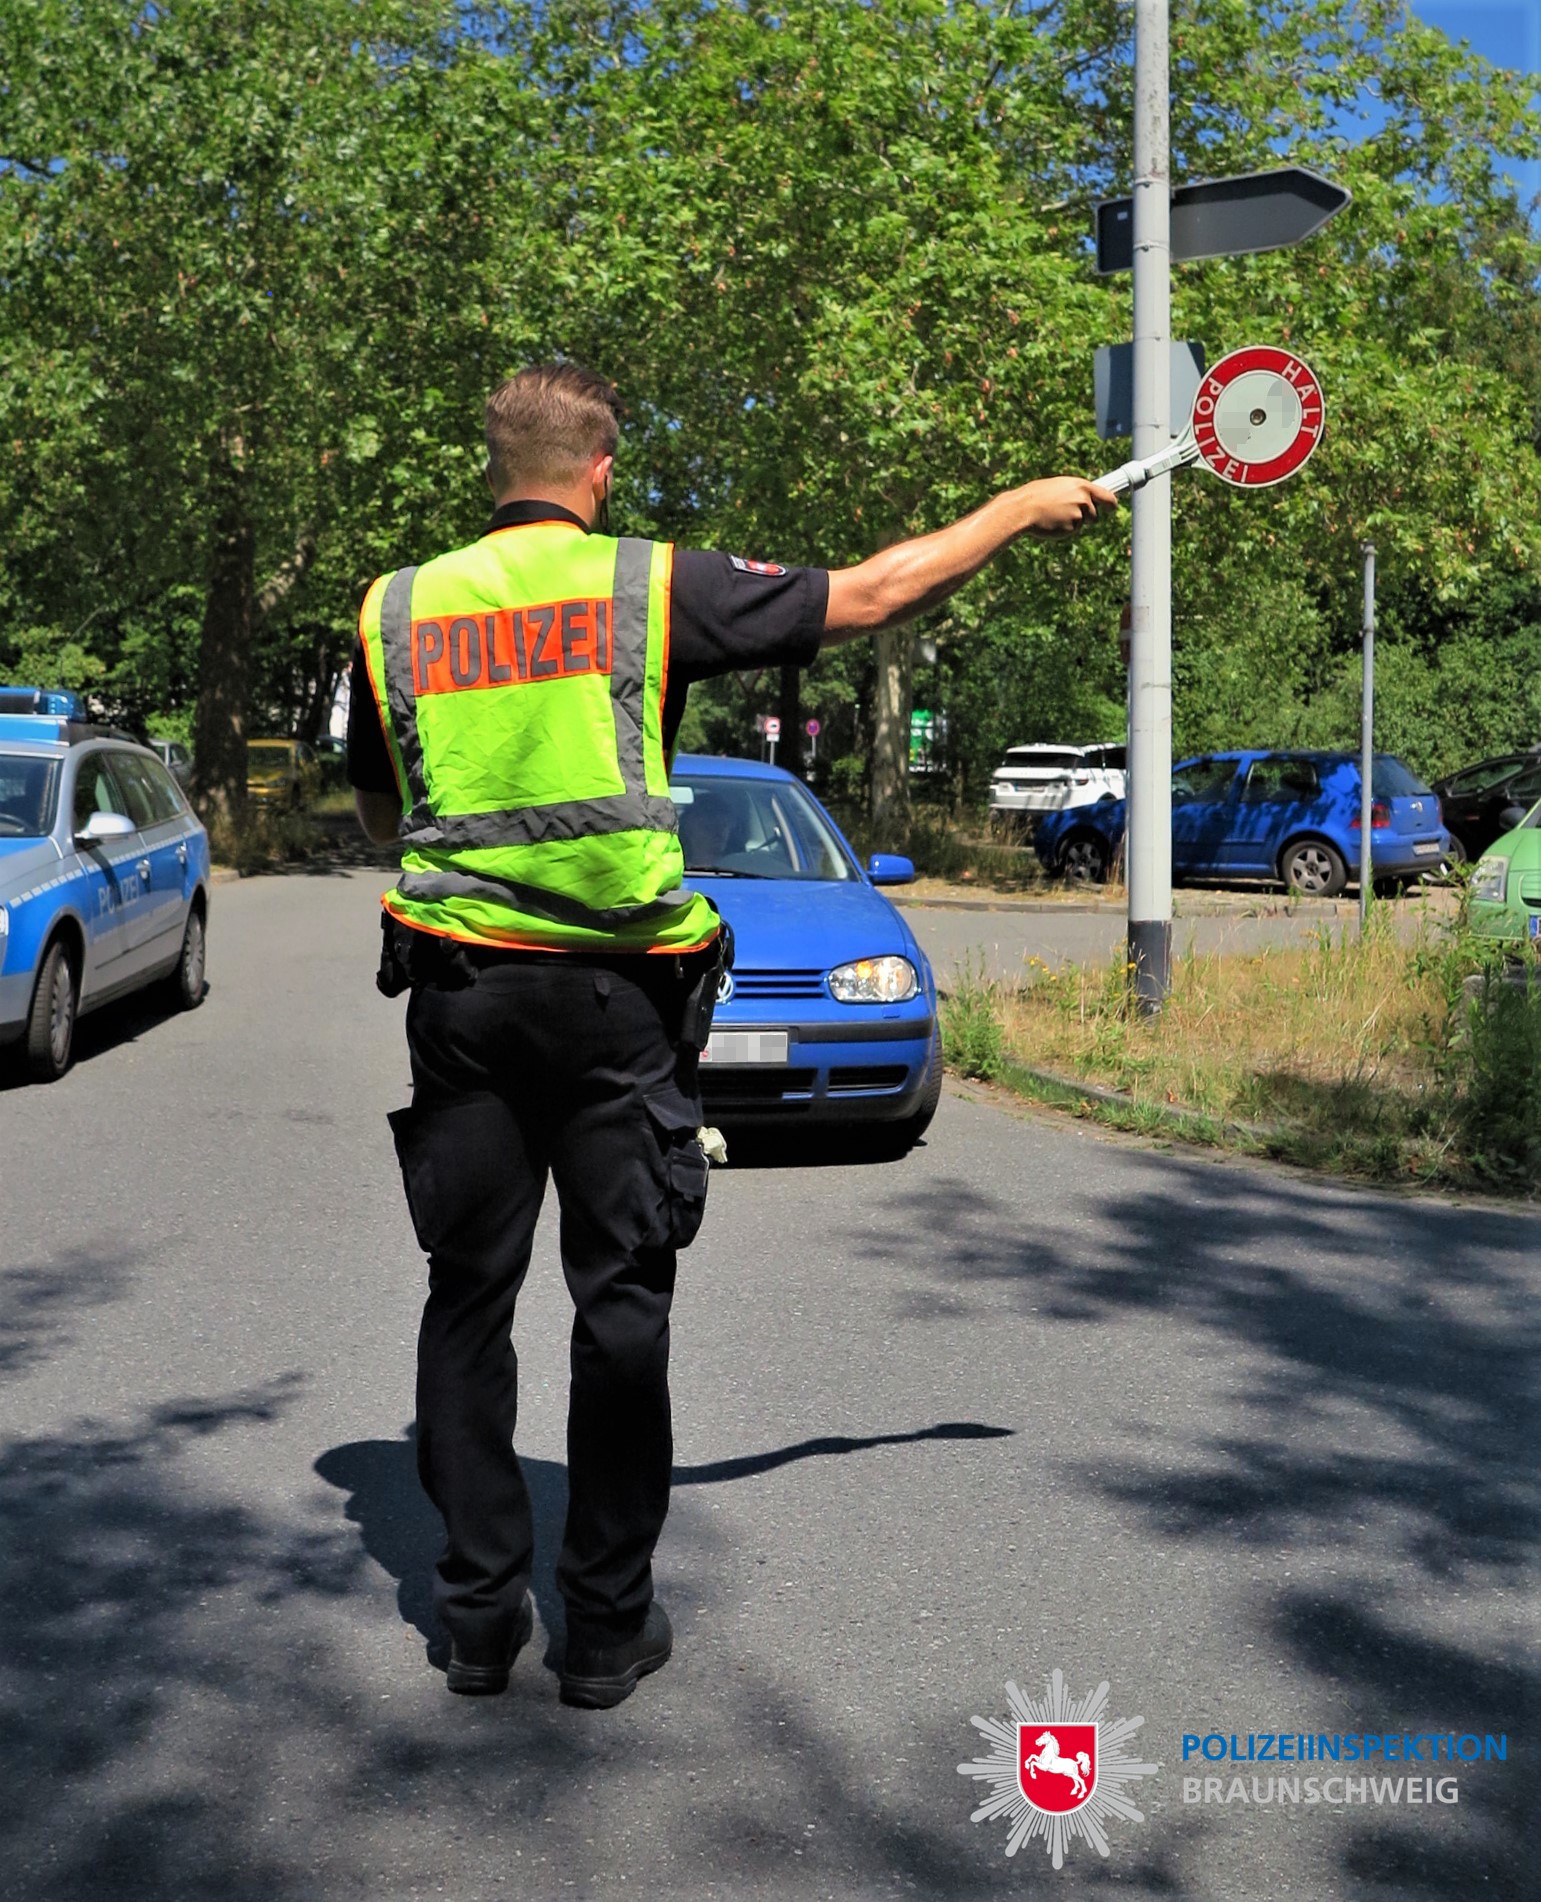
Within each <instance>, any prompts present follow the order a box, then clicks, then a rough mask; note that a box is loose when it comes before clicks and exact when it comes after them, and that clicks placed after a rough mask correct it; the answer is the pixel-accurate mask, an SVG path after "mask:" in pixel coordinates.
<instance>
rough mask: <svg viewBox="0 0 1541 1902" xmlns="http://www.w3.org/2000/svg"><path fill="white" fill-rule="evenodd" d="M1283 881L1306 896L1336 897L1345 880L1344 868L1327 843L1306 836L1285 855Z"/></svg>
mask: <svg viewBox="0 0 1541 1902" xmlns="http://www.w3.org/2000/svg"><path fill="white" fill-rule="evenodd" d="M1284 883H1285V884H1286V886H1288V888H1289V889H1290V890H1291V891H1292V892H1304V893H1305V894H1306V896H1307V897H1308V898H1336V897H1337V895H1338V893H1339V892H1340V891H1342V889H1343V887H1344V886H1345V885H1346V884H1347V883H1348V871H1347V868H1346V867H1345V865H1344V863H1343V861H1342V859H1340V858H1339V857H1338V855H1337V853H1336V852H1334V851H1333V849H1332V847H1331V846H1330V845H1325V844H1323V843H1322V841H1321V840H1319V839H1306V840H1303V841H1302V842H1301V844H1299V845H1293V846H1291V847H1290V849H1289V851H1288V852H1287V853H1286V854H1285V857H1284Z"/></svg>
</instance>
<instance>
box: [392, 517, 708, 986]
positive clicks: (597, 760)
mask: <svg viewBox="0 0 1541 1902" xmlns="http://www.w3.org/2000/svg"><path fill="white" fill-rule="evenodd" d="M673 558H674V549H673V546H672V545H671V544H670V543H668V542H648V541H638V540H635V539H631V538H627V539H623V540H616V539H614V538H612V537H610V536H607V535H586V534H585V533H584V532H583V530H582V529H580V528H578V527H576V526H574V525H572V524H569V523H564V522H537V523H532V524H530V525H529V526H526V527H514V528H503V529H495V530H494V531H493V532H492V533H491V534H489V535H484V536H483V537H482V539H481V540H480V541H477V542H473V543H472V544H471V545H470V547H468V548H458V549H456V550H454V551H453V552H452V553H450V554H447V555H440V556H439V557H438V558H437V559H436V560H433V561H428V562H424V563H423V565H422V566H421V567H418V568H400V569H397V570H396V572H395V573H394V574H390V575H382V576H381V577H380V579H379V580H378V581H376V582H375V583H374V585H373V586H372V587H371V588H370V590H369V593H368V594H367V595H366V596H365V599H364V606H363V610H362V612H361V614H360V616H359V632H360V634H361V636H362V637H363V643H364V653H365V657H366V660H367V662H368V666H369V676H370V682H371V685H372V686H373V688H374V693H375V699H376V701H377V703H378V705H379V707H380V710H381V716H382V723H383V725H384V728H385V737H386V741H387V744H388V745H389V747H390V751H391V756H392V759H393V761H394V762H395V766H396V777H397V783H398V785H399V786H400V787H401V791H402V806H403V811H402V819H401V828H400V831H401V839H402V843H403V847H404V850H403V853H402V861H401V865H402V870H401V877H400V879H399V881H398V882H397V884H396V887H395V889H394V890H393V891H390V892H387V893H386V895H385V897H384V899H383V900H382V902H383V904H384V905H385V908H386V910H387V911H389V912H390V913H391V914H392V915H393V916H394V917H396V918H399V919H400V920H401V921H402V922H403V923H404V924H408V925H412V926H415V927H416V928H417V929H418V930H420V931H431V932H437V933H439V934H440V935H442V936H445V937H451V938H460V939H465V940H468V941H470V942H473V943H478V944H494V945H512V946H525V947H529V948H532V949H544V950H567V951H640V952H648V951H669V952H684V951H690V950H695V949H697V948H699V947H700V946H702V945H705V944H708V943H710V941H711V940H712V938H713V937H714V936H715V935H716V932H717V929H718V918H717V914H716V912H715V910H714V909H713V907H712V906H711V905H710V904H709V903H708V902H707V901H706V899H704V898H702V897H701V896H700V895H699V894H697V893H693V892H687V891H685V890H684V889H683V888H682V885H681V879H682V877H683V874H684V858H683V855H682V853H681V851H680V844H679V837H678V831H677V824H676V815H675V807H674V802H673V801H672V800H671V799H670V797H669V767H668V761H667V759H666V758H665V755H664V745H663V697H664V687H665V683H666V679H667V673H668V646H669V584H670V576H671V570H672V566H673Z"/></svg>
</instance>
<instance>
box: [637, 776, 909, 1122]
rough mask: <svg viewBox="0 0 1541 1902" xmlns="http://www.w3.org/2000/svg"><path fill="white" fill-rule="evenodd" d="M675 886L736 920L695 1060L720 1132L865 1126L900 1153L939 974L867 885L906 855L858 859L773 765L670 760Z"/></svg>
mask: <svg viewBox="0 0 1541 1902" xmlns="http://www.w3.org/2000/svg"><path fill="white" fill-rule="evenodd" d="M669 786H670V792H671V793H672V795H673V798H674V803H675V806H676V807H677V809H678V812H679V830H680V844H681V845H682V847H683V848H684V854H685V882H686V884H687V885H690V886H693V887H694V888H695V889H696V890H697V891H701V892H704V893H706V895H707V896H708V897H709V898H710V899H712V901H713V902H714V903H715V905H716V906H717V909H718V910H719V911H720V912H721V913H722V914H723V916H724V917H725V918H726V919H727V920H728V922H729V923H730V924H731V925H732V927H733V935H734V940H735V946H736V962H735V964H734V968H733V970H732V972H731V973H730V974H729V976H728V977H727V979H726V980H725V981H724V984H723V987H722V990H721V991H720V992H719V1001H718V1005H717V1014H716V1018H715V1021H714V1024H713V1028H712V1034H711V1041H710V1043H709V1044H708V1046H707V1048H706V1050H705V1051H703V1053H702V1062H701V1094H702V1098H703V1101H704V1103H705V1105H706V1113H707V1116H708V1117H709V1118H710V1119H711V1120H713V1121H715V1122H720V1123H723V1124H725V1125H738V1126H751V1127H753V1126H758V1127H759V1128H761V1129H765V1128H767V1127H779V1128H782V1129H792V1128H796V1127H799V1126H802V1127H806V1126H808V1125H809V1124H819V1125H823V1126H825V1127H828V1126H830V1125H838V1126H845V1127H866V1128H867V1129H868V1130H869V1131H870V1132H871V1135H872V1136H873V1137H874V1138H875V1139H876V1141H877V1143H878V1145H879V1147H880V1148H881V1149H883V1150H885V1151H887V1152H888V1153H891V1154H894V1155H900V1154H903V1153H904V1151H905V1150H907V1149H908V1148H910V1147H911V1145H912V1144H914V1143H915V1142H917V1141H918V1140H919V1138H920V1136H921V1135H922V1134H923V1132H924V1131H925V1129H926V1127H927V1125H928V1124H929V1123H930V1121H931V1118H932V1117H933V1115H934V1114H935V1113H936V1106H937V1102H938V1099H939V1098H940V1096H941V1092H942V1043H941V1035H940V1031H939V1029H938V1026H937V1002H936V979H935V977H934V976H933V975H932V971H931V966H930V964H929V963H928V961H927V959H926V954H925V953H924V951H922V950H921V948H920V946H919V944H917V942H916V940H915V935H914V933H913V932H912V931H911V930H910V928H909V926H908V925H907V924H906V923H905V921H904V918H903V917H902V915H901V914H900V913H899V912H898V911H897V910H896V909H895V908H894V906H893V905H891V904H890V903H889V901H888V900H887V899H886V898H885V897H884V896H883V894H882V892H881V891H879V890H877V889H875V887H877V886H880V885H900V884H905V883H907V882H908V881H909V880H911V879H913V878H914V876H915V871H914V867H913V866H912V865H911V863H910V861H909V860H908V859H904V858H899V857H897V856H890V855H886V854H881V853H879V854H875V855H874V856H873V857H872V858H871V859H869V860H868V862H867V864H866V865H865V866H863V865H861V864H860V863H859V862H858V861H857V858H856V855H855V854H854V853H853V852H852V850H851V848H850V846H849V845H848V844H847V842H846V840H845V838H844V837H843V836H842V834H841V832H840V829H839V827H838V826H837V825H836V824H835V822H834V820H833V819H832V818H831V817H830V816H829V814H828V813H827V812H826V811H825V810H824V808H823V807H822V806H821V805H820V804H819V802H818V800H817V799H815V798H814V796H813V795H812V793H810V792H809V791H808V789H807V787H806V786H804V785H803V784H802V783H801V782H800V781H799V780H797V779H794V778H793V776H792V775H791V774H790V773H788V772H784V771H783V770H782V769H781V768H780V767H777V766H764V765H760V764H758V763H757V762H755V761H752V760H734V759H707V758H703V757H700V756H697V755H692V754H688V753H687V754H681V755H680V757H679V758H678V759H677V760H676V761H675V763H674V769H673V771H672V773H671V774H670V779H669Z"/></svg>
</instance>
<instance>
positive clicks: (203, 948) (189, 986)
mask: <svg viewBox="0 0 1541 1902" xmlns="http://www.w3.org/2000/svg"><path fill="white" fill-rule="evenodd" d="M207 945H208V940H207V937H206V935H205V932H204V924H203V913H202V912H201V911H200V910H199V909H198V907H197V906H196V905H194V906H193V908H192V910H191V911H190V912H189V913H188V914H187V923H186V925H185V926H184V927H183V930H182V955H181V956H180V957H179V958H178V959H177V968H176V969H175V970H174V971H173V972H172V973H171V976H170V977H169V978H168V979H167V980H166V982H167V986H168V988H169V990H170V992H171V997H172V1001H173V1002H174V1003H175V1004H176V1006H177V1008H178V1009H179V1010H196V1009H197V1008H198V1006H199V1005H200V1004H201V1003H202V1002H203V971H204V964H205V962H206V958H207Z"/></svg>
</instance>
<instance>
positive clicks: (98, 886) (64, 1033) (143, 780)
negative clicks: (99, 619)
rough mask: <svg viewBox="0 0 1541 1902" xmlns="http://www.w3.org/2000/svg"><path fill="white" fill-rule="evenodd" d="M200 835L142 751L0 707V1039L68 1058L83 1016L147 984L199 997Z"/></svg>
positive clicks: (57, 1063) (42, 1056)
mask: <svg viewBox="0 0 1541 1902" xmlns="http://www.w3.org/2000/svg"><path fill="white" fill-rule="evenodd" d="M208 915H209V840H208V835H207V834H206V833H205V831H204V829H203V827H202V826H201V825H200V824H199V822H198V820H197V819H196V818H195V817H194V816H193V813H192V811H191V809H190V808H189V806H188V803H187V800H186V798H185V797H184V796H183V794H182V792H181V790H180V788H179V787H178V786H177V783H176V781H175V780H174V779H173V778H172V777H171V774H170V773H169V772H168V771H167V770H166V768H165V766H164V765H162V763H161V761H160V760H159V759H157V758H156V756H155V754H154V753H152V752H151V751H150V749H149V748H148V747H145V746H139V745H137V744H136V743H135V742H134V741H133V740H132V739H131V738H130V737H129V736H128V735H127V734H125V733H118V732H115V731H114V730H113V729H112V728H110V727H99V726H91V725H88V724H85V723H83V722H79V721H76V720H71V719H54V718H47V717H43V716H40V715H36V714H32V715H23V714H0V1044H5V1045H13V1044H17V1043H20V1045H21V1046H22V1056H23V1059H24V1061H25V1063H26V1067H27V1070H28V1072H29V1073H30V1075H31V1076H32V1077H33V1078H34V1079H35V1080H36V1081H39V1082H53V1081H54V1080H55V1079H56V1078H58V1077H61V1076H63V1074H64V1072H65V1071H66V1070H67V1069H68V1068H69V1066H70V1057H71V1054H72V1050H73V1045H74V1036H75V1024H76V1021H77V1019H78V1018H79V1017H80V1015H81V1014H82V1012H84V1011H88V1010H94V1009H95V1008H96V1006H97V1005H98V1004H105V1003H107V1002H108V1001H109V1000H110V999H112V998H115V997H121V996H123V995H124V994H125V993H126V992H128V991H134V990H139V989H141V988H143V987H144V986H146V985H151V984H161V985H163V987H164V989H165V991H166V995H167V1000H168V1002H171V1003H173V1004H177V1005H180V1006H181V1007H182V1008H184V1009H187V1010H191V1009H193V1008H194V1007H195V1006H196V1005H197V1004H199V1003H201V1002H202V1001H203V988H204V986H203V972H204V946H205V930H206V926H207V922H208Z"/></svg>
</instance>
